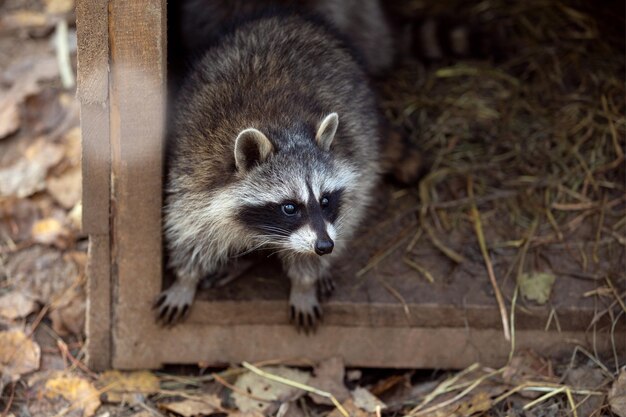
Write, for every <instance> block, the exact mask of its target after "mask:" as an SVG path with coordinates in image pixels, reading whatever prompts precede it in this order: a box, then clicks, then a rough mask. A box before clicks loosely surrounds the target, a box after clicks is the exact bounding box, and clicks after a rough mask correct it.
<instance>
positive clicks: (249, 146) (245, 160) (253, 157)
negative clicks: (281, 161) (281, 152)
mask: <svg viewBox="0 0 626 417" xmlns="http://www.w3.org/2000/svg"><path fill="white" fill-rule="evenodd" d="M272 152H274V145H272V142H270V140H269V139H268V138H267V136H265V135H264V134H263V133H261V132H260V131H259V130H257V129H254V128H250V129H245V130H242V131H241V132H239V135H238V136H237V140H235V165H236V166H237V169H238V170H239V171H240V172H246V171H248V170H249V169H250V168H252V167H253V166H254V165H255V164H260V163H261V162H263V161H265V160H266V159H267V157H268V156H270V155H271V154H272Z"/></svg>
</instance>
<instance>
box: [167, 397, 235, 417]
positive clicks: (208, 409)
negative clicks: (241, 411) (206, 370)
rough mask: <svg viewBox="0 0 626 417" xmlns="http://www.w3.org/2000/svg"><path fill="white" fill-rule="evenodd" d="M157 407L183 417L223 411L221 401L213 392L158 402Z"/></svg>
mask: <svg viewBox="0 0 626 417" xmlns="http://www.w3.org/2000/svg"><path fill="white" fill-rule="evenodd" d="M159 407H160V408H162V409H164V410H167V411H171V412H174V413H176V414H179V415H181V416H183V417H193V416H200V415H202V416H204V415H209V414H214V413H221V412H224V409H223V408H222V402H221V400H220V399H219V397H218V396H217V395H215V394H208V395H203V396H200V397H198V396H194V398H193V399H191V398H188V399H184V400H181V401H175V402H170V403H159Z"/></svg>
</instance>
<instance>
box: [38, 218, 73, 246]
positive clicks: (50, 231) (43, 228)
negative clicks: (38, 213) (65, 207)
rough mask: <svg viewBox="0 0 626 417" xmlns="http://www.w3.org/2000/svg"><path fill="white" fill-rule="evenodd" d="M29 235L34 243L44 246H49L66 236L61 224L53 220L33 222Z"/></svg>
mask: <svg viewBox="0 0 626 417" xmlns="http://www.w3.org/2000/svg"><path fill="white" fill-rule="evenodd" d="M31 233H32V237H33V240H34V241H35V242H37V243H43V244H45V245H50V244H52V243H54V242H56V241H57V240H59V239H60V238H63V237H66V236H67V235H68V232H67V230H66V229H65V228H64V227H63V225H62V224H61V222H60V221H59V220H57V219H53V218H48V219H41V220H39V221H37V222H35V224H33V228H32V231H31Z"/></svg>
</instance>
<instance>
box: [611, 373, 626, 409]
mask: <svg viewBox="0 0 626 417" xmlns="http://www.w3.org/2000/svg"><path fill="white" fill-rule="evenodd" d="M609 405H610V406H611V411H612V412H614V413H615V414H617V415H618V416H619V417H626V369H622V371H621V372H620V374H619V377H618V378H617V379H616V380H615V381H614V382H613V386H612V387H611V390H610V391H609Z"/></svg>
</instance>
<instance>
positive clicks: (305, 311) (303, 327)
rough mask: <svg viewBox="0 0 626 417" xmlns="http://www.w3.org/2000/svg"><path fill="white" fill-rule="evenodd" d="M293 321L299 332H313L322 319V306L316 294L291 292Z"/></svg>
mask: <svg viewBox="0 0 626 417" xmlns="http://www.w3.org/2000/svg"><path fill="white" fill-rule="evenodd" d="M289 302H290V306H291V322H292V323H293V324H294V325H295V326H296V329H297V330H298V332H300V331H304V332H305V333H306V334H309V333H313V332H315V330H317V326H318V325H319V323H320V322H321V320H322V307H321V306H320V303H319V301H318V299H317V297H316V296H315V294H309V293H306V294H304V293H303V294H293V293H292V294H291V297H290V300H289Z"/></svg>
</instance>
